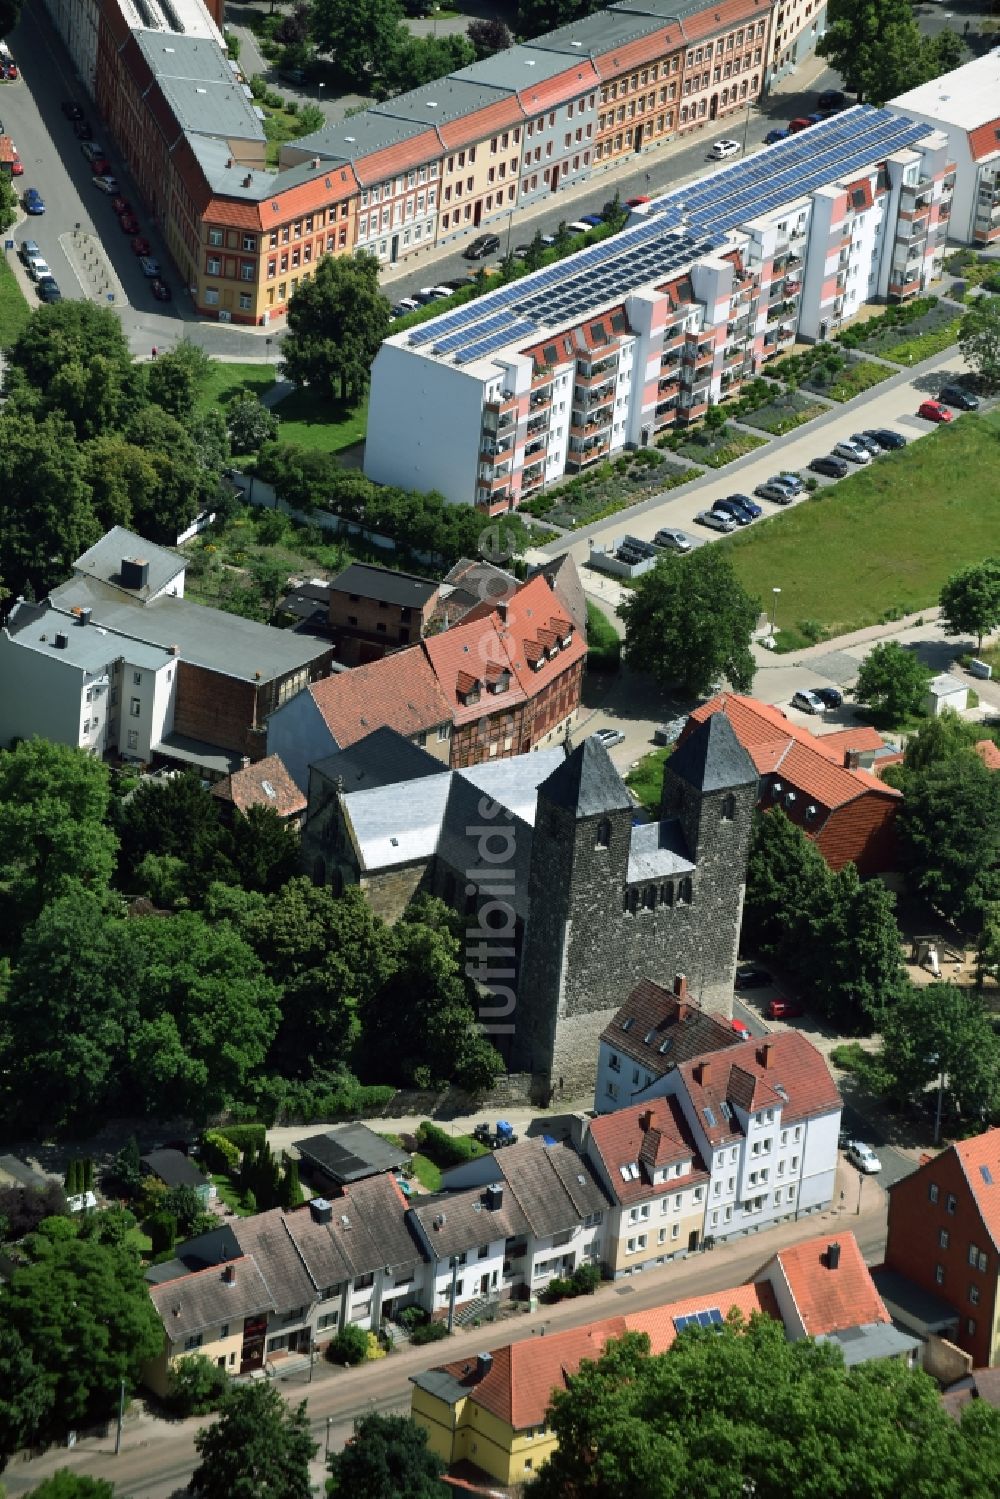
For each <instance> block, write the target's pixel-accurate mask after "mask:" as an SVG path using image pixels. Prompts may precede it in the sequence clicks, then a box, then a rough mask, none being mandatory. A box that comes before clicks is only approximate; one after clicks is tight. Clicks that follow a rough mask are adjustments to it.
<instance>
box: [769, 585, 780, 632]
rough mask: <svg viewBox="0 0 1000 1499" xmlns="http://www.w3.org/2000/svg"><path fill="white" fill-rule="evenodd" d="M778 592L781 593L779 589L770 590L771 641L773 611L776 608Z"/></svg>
mask: <svg viewBox="0 0 1000 1499" xmlns="http://www.w3.org/2000/svg"><path fill="white" fill-rule="evenodd" d="M780 592H781V589H780V588H772V589H771V639H772V640H773V639H774V614H775V610H776V609H777V607H778V594H779V593H780Z"/></svg>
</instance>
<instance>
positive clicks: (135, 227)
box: [118, 213, 139, 234]
mask: <svg viewBox="0 0 1000 1499" xmlns="http://www.w3.org/2000/svg"><path fill="white" fill-rule="evenodd" d="M118 222H119V224H120V225H121V231H122V233H123V234H138V233H139V220H138V219H137V218H136V216H135V214H134V213H122V214H119V216H118Z"/></svg>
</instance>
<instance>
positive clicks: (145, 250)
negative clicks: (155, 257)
mask: <svg viewBox="0 0 1000 1499" xmlns="http://www.w3.org/2000/svg"><path fill="white" fill-rule="evenodd" d="M130 248H131V250H132V254H133V255H148V254H149V240H148V239H144V238H143V237H142V235H141V234H137V235H136V236H135V239H133V241H132V244H131V246H130Z"/></svg>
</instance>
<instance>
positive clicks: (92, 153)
mask: <svg viewBox="0 0 1000 1499" xmlns="http://www.w3.org/2000/svg"><path fill="white" fill-rule="evenodd" d="M80 150H81V152H82V154H83V155H84V157H85V158H86V159H87V161H94V160H95V158H96V157H98V156H103V155H104V147H103V146H99V145H98V143H97V141H93V140H91V141H84V143H83V145H82V146H81V147H80Z"/></svg>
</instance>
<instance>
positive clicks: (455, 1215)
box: [407, 1146, 531, 1260]
mask: <svg viewBox="0 0 1000 1499" xmlns="http://www.w3.org/2000/svg"><path fill="white" fill-rule="evenodd" d="M506 1148H507V1149H510V1150H516V1149H517V1146H508V1147H506ZM407 1217H408V1218H409V1219H411V1220H415V1221H416V1222H417V1223H419V1225H420V1228H421V1229H422V1230H423V1233H424V1236H425V1238H426V1240H427V1243H428V1244H429V1246H430V1250H431V1253H432V1254H433V1256H434V1258H435V1259H437V1260H446V1259H448V1258H449V1257H450V1256H451V1255H453V1254H462V1253H464V1252H465V1251H467V1250H470V1249H475V1248H477V1247H478V1246H479V1245H481V1244H487V1243H492V1242H494V1241H495V1240H497V1239H516V1238H519V1237H520V1236H521V1235H522V1234H526V1233H528V1232H529V1230H530V1228H531V1225H530V1223H529V1222H528V1219H527V1218H526V1216H525V1214H524V1211H523V1209H522V1208H521V1205H520V1203H519V1202H518V1201H517V1199H516V1198H515V1196H514V1194H513V1193H512V1192H511V1191H510V1190H509V1188H508V1187H506V1186H505V1187H504V1189H503V1201H502V1203H501V1205H500V1207H499V1208H496V1209H490V1208H488V1207H487V1206H486V1194H485V1192H484V1191H480V1190H479V1188H478V1187H474V1188H472V1190H471V1191H468V1192H451V1193H446V1194H443V1195H436V1196H434V1197H431V1198H424V1199H423V1200H422V1202H421V1203H420V1204H419V1206H417V1207H411V1208H410V1210H409V1212H408V1213H407Z"/></svg>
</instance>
